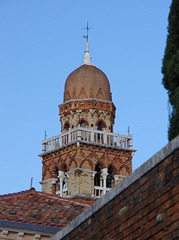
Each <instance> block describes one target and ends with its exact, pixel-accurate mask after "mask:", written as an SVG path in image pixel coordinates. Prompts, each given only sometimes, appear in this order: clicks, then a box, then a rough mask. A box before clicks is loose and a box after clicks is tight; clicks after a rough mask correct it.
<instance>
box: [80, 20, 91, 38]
mask: <svg viewBox="0 0 179 240" xmlns="http://www.w3.org/2000/svg"><path fill="white" fill-rule="evenodd" d="M82 29H86V31H87V35H83V38H86V40H87V42H88V32H89V30H90V29H93V28H90V27H88V22H87V25H86V27H85V28H82Z"/></svg>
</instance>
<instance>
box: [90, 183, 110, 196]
mask: <svg viewBox="0 0 179 240" xmlns="http://www.w3.org/2000/svg"><path fill="white" fill-rule="evenodd" d="M105 190H106V191H105ZM110 190H111V188H106V189H105V188H104V187H99V186H94V196H96V197H97V198H100V197H102V196H103V195H104V194H105V193H107V192H109V191H110Z"/></svg>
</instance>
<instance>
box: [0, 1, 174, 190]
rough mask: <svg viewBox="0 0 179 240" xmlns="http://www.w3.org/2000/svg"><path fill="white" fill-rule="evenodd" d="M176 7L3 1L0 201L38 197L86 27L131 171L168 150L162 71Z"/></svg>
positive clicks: (166, 3) (158, 3)
mask: <svg viewBox="0 0 179 240" xmlns="http://www.w3.org/2000/svg"><path fill="white" fill-rule="evenodd" d="M170 5H171V0H165V1H164V0H157V1H156V0H150V1H144V0H125V1H123V0H111V1H109V0H108V1H107V0H98V1H96V0H95V1H94V0H90V1H86V0H76V1H74V0H67V1H61V0H53V1H49V0H48V1H47V0H38V1H35V0H27V1H24V0H16V1H12V0H11V1H10V0H1V1H0V33H1V34H0V83H1V88H0V110H1V117H0V133H1V137H0V148H1V157H0V194H5V193H12V192H18V191H22V190H27V189H29V188H30V179H31V177H33V178H34V180H33V186H34V187H35V188H36V190H41V186H40V184H39V182H40V181H41V175H42V173H41V172H42V171H41V170H42V165H41V160H40V158H39V157H38V154H40V153H41V141H42V139H43V138H44V130H46V131H47V137H48V138H50V137H51V136H56V135H58V134H59V133H60V129H61V126H60V122H59V116H58V105H59V104H61V103H62V101H63V90H64V83H65V80H66V78H67V77H68V75H69V74H70V73H71V72H72V71H73V70H74V69H76V68H77V67H78V66H79V65H80V64H81V63H82V58H83V55H84V51H85V39H83V38H82V36H83V35H84V34H85V33H86V32H85V31H84V30H82V28H83V27H85V26H86V23H87V21H88V22H89V25H90V26H91V27H93V28H94V29H93V30H91V31H90V32H89V44H90V54H91V57H92V63H93V64H95V65H96V66H97V67H98V68H100V69H101V70H102V71H103V72H104V73H105V74H106V75H107V77H108V79H109V81H110V84H111V92H112V96H113V102H114V104H115V106H116V108H117V110H116V119H115V127H114V132H119V133H121V134H127V129H128V125H130V129H131V133H132V134H133V139H134V140H133V145H134V149H136V150H137V152H136V153H135V155H134V157H133V170H135V169H136V168H138V167H139V166H140V165H142V164H143V163H144V162H145V161H147V160H148V159H149V158H150V157H152V156H153V155H154V154H155V153H156V152H158V151H159V150H160V149H161V148H162V147H164V146H165V145H166V144H167V143H168V139H167V128H168V112H167V101H168V96H167V92H166V90H165V89H164V88H163V85H162V84H161V82H162V74H161V66H162V58H163V56H164V50H165V46H166V38H167V26H168V14H169V8H170Z"/></svg>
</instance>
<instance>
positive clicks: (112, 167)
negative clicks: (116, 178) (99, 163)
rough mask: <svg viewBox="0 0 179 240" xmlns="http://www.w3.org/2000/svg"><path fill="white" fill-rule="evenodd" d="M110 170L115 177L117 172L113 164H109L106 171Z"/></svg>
mask: <svg viewBox="0 0 179 240" xmlns="http://www.w3.org/2000/svg"><path fill="white" fill-rule="evenodd" d="M110 168H111V170H112V174H113V175H116V174H117V170H116V168H115V166H114V165H113V164H109V165H108V169H110Z"/></svg>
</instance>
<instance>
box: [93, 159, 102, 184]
mask: <svg viewBox="0 0 179 240" xmlns="http://www.w3.org/2000/svg"><path fill="white" fill-rule="evenodd" d="M95 171H96V174H95V177H94V185H95V186H100V176H101V167H100V164H99V163H98V164H97V165H96V167H95Z"/></svg>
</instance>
